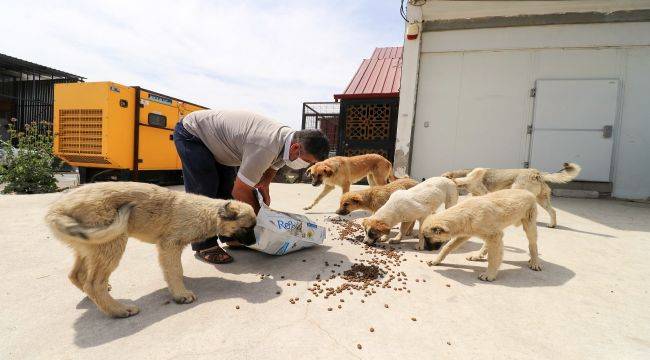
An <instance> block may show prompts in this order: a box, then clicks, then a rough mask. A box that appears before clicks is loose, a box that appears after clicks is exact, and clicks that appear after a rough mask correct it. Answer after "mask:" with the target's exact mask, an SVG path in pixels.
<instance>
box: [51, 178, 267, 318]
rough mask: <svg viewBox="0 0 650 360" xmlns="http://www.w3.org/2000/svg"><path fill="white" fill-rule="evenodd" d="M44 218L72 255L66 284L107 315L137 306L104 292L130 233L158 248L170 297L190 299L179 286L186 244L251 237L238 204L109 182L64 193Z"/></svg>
mask: <svg viewBox="0 0 650 360" xmlns="http://www.w3.org/2000/svg"><path fill="white" fill-rule="evenodd" d="M45 220H46V222H47V224H48V225H49V226H50V228H51V230H52V232H53V233H54V234H55V235H56V237H57V238H59V240H61V241H62V242H64V243H65V244H67V245H68V246H70V247H71V248H72V249H73V250H74V252H75V256H76V259H75V263H74V266H73V269H72V271H71V272H70V275H69V278H70V281H72V283H73V284H74V285H75V286H77V287H78V288H79V289H80V290H81V291H83V292H84V293H86V294H87V295H88V297H89V298H90V299H91V300H92V301H93V302H94V303H95V304H96V305H97V307H98V308H99V309H100V310H101V311H102V312H104V313H105V314H107V315H110V316H114V317H129V316H132V315H135V314H137V313H138V312H139V311H140V310H139V309H138V307H136V306H134V305H125V304H122V303H120V302H118V301H117V300H115V299H114V298H113V297H111V295H110V294H109V293H108V290H109V289H108V278H109V276H110V275H111V273H112V272H113V271H114V270H115V268H117V265H118V264H119V261H120V258H121V257H122V254H123V253H124V249H125V248H126V242H127V239H128V238H129V236H132V237H135V238H138V239H140V240H142V241H144V242H148V243H151V244H155V245H156V247H157V248H158V259H159V260H160V266H161V267H162V270H163V274H164V276H165V281H166V282H167V285H168V286H169V291H170V292H171V294H172V296H173V298H174V301H176V302H177V303H191V302H193V301H194V300H195V299H196V296H195V295H194V293H193V292H191V291H190V290H187V289H186V288H185V285H184V284H183V267H182V265H181V252H182V251H183V248H184V247H185V245H187V244H189V243H192V242H196V241H201V240H204V239H206V238H208V237H212V236H216V235H225V236H234V237H236V238H237V237H243V236H244V235H246V236H249V237H250V235H251V233H252V231H253V227H254V226H255V212H254V211H253V208H252V207H251V206H250V205H248V204H245V203H242V202H239V201H234V200H232V201H230V200H228V201H227V200H216V199H210V198H207V197H204V196H198V195H193V194H186V193H183V192H177V191H171V190H168V189H165V188H163V187H159V186H156V185H150V184H141V183H131V182H114V183H97V184H89V185H84V186H82V187H80V188H78V189H75V190H73V191H71V192H70V193H68V194H65V195H63V196H62V197H61V198H60V199H59V200H57V201H56V202H55V203H54V204H52V206H51V207H50V209H49V211H48V213H47V215H46V216H45ZM253 237H254V235H253Z"/></svg>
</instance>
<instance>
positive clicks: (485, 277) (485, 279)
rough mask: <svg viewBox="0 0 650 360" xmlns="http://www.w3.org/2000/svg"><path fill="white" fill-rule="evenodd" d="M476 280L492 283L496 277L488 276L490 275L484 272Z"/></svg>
mask: <svg viewBox="0 0 650 360" xmlns="http://www.w3.org/2000/svg"><path fill="white" fill-rule="evenodd" d="M478 278H479V279H480V280H483V281H494V280H495V279H496V278H497V276H496V275H490V274H488V273H486V272H484V273H481V274H480V275H479V276H478Z"/></svg>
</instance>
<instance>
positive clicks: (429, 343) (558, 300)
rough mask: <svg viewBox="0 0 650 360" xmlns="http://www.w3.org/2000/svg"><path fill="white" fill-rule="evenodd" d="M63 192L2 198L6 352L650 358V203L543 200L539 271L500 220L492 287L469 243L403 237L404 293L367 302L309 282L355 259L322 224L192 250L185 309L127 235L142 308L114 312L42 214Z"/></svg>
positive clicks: (305, 194) (330, 202)
mask: <svg viewBox="0 0 650 360" xmlns="http://www.w3.org/2000/svg"><path fill="white" fill-rule="evenodd" d="M319 190H320V189H317V188H313V187H311V186H309V185H305V184H295V185H285V184H273V186H272V197H273V207H274V208H277V209H278V210H288V211H293V212H300V211H301V210H299V209H301V208H302V207H303V206H304V205H305V204H307V203H309V201H310V200H312V199H313V197H315V196H316V194H317V193H318V191H319ZM339 193H340V192H339V190H336V191H335V192H333V193H332V194H330V195H329V196H327V197H326V198H325V199H324V200H323V201H322V202H321V203H320V204H319V205H318V206H317V207H315V208H314V209H312V211H311V214H309V213H308V216H310V217H312V218H314V219H317V220H319V221H320V222H323V219H324V218H325V217H326V216H333V210H335V209H336V205H337V202H338V194H339ZM58 196H59V194H45V195H30V196H13V195H3V196H0V214H2V217H1V218H0V229H1V230H0V244H2V246H3V255H4V256H3V261H2V262H0V273H1V274H3V277H2V279H3V282H2V283H3V288H2V291H0V305H1V306H0V319H2V321H1V322H0V358H2V359H37V358H45V357H47V358H53V359H104V358H107V357H109V356H110V357H113V358H124V357H128V358H133V359H160V358H164V359H214V358H228V359H245V358H266V359H275V358H308V359H332V358H336V359H352V358H361V359H390V358H393V359H397V358H400V359H402V358H403V359H412V358H465V359H472V358H479V357H480V358H524V357H526V358H542V359H552V358H553V359H555V358H562V359H582V358H591V359H598V358H601V359H607V358H625V359H643V358H648V357H650V312H649V311H648V310H647V308H648V303H650V295H649V294H648V291H649V290H650V285H649V284H648V282H647V280H646V278H647V275H648V273H649V271H650V265H649V264H648V261H647V256H648V255H647V254H648V253H650V205H649V204H641V203H629V202H622V201H611V200H598V199H569V198H555V199H553V203H554V205H555V207H556V209H557V211H558V223H559V224H560V226H559V228H557V229H548V228H546V227H545V224H546V222H547V221H548V218H547V215H546V213H545V212H543V211H540V219H539V222H540V227H539V247H540V253H541V258H542V260H543V263H544V266H545V267H544V270H543V271H542V272H533V271H530V270H529V269H528V268H527V267H526V261H527V259H528V254H527V243H526V241H525V240H524V236H523V232H522V231H521V229H515V228H510V229H508V230H507V232H506V236H505V239H504V241H505V245H506V249H505V255H504V260H505V262H504V264H503V266H502V268H501V271H500V272H499V278H498V279H497V281H496V282H494V283H484V282H482V281H479V280H478V278H477V276H478V273H479V272H480V271H482V270H483V269H484V268H485V263H484V262H477V263H472V262H469V261H467V260H465V255H466V253H467V252H470V251H474V250H476V249H478V248H479V247H480V242H479V241H478V240H476V239H474V240H471V241H469V242H468V243H467V244H466V245H464V246H463V247H462V248H460V249H459V250H458V251H456V252H454V253H452V254H451V255H450V256H449V257H448V258H447V260H446V261H445V263H444V264H443V265H441V266H439V267H428V266H426V264H425V263H426V261H428V260H432V259H433V258H434V256H435V254H436V253H437V252H433V253H428V252H417V251H415V250H414V249H413V247H414V245H415V240H412V239H407V240H406V241H405V242H404V243H403V245H402V250H404V251H405V258H406V259H407V261H406V262H404V263H403V265H402V266H401V270H403V271H405V272H406V273H407V274H408V277H409V281H408V285H407V286H408V288H409V289H410V290H411V293H410V294H407V293H404V292H398V291H393V290H392V289H391V290H389V289H381V290H377V294H375V295H373V296H372V297H369V298H365V300H366V302H365V303H361V302H360V299H361V298H362V296H361V294H360V293H358V292H355V294H354V295H349V294H344V295H343V297H344V298H345V302H344V303H340V302H339V299H338V297H334V298H330V299H327V300H325V299H323V298H322V297H319V298H314V297H313V296H311V294H310V293H309V292H308V291H307V290H306V289H307V288H308V287H309V286H311V283H312V282H313V279H314V278H315V275H316V274H318V273H321V274H326V273H327V272H328V271H329V270H328V269H327V268H325V267H324V261H325V260H327V261H329V262H330V263H340V262H341V261H343V263H340V264H341V266H342V267H341V268H340V269H337V270H345V269H346V268H347V267H349V265H350V264H351V263H352V262H354V259H355V258H359V257H360V254H361V251H360V247H359V246H358V245H355V244H352V243H348V242H341V241H339V240H337V239H336V236H335V235H334V233H332V232H330V236H329V237H328V239H327V241H326V242H325V244H324V245H323V246H320V247H317V248H312V249H307V250H304V251H299V252H297V253H293V254H288V255H286V256H282V257H272V256H269V255H265V254H261V253H258V252H254V251H249V250H231V253H232V254H233V256H234V257H235V262H234V263H232V264H228V265H220V266H217V267H215V266H210V265H208V264H204V263H201V262H199V261H197V260H196V259H195V258H194V257H193V255H192V253H191V251H189V250H186V251H185V252H184V254H183V266H184V268H185V276H186V285H187V287H188V288H190V289H192V290H193V291H194V292H195V293H196V294H197V295H198V301H197V302H195V303H193V304H189V305H176V304H175V303H173V302H169V300H171V299H170V296H169V293H168V291H167V289H166V288H165V284H164V281H163V278H162V274H161V271H160V269H159V267H158V264H157V258H156V253H155V248H154V247H153V246H151V245H149V244H144V243H142V242H139V241H131V242H130V243H129V244H128V248H127V251H126V254H125V256H124V258H123V259H122V262H121V264H120V266H119V267H118V269H117V270H116V271H115V272H114V273H113V276H112V277H111V284H112V286H113V291H112V293H113V296H115V297H116V298H118V299H121V300H123V301H125V302H134V303H136V304H138V305H139V306H140V308H141V312H140V314H138V315H137V316H135V317H132V318H128V319H121V320H115V319H110V318H106V317H105V316H104V315H103V314H101V313H99V312H98V311H97V310H96V308H95V306H94V304H93V303H92V302H90V301H89V300H88V299H87V298H85V296H84V295H83V294H82V293H80V292H79V291H78V290H77V289H76V288H75V287H74V286H72V284H70V283H69V281H68V279H67V273H68V271H69V269H70V267H71V265H72V256H71V254H70V251H69V250H68V249H67V248H66V247H65V246H63V245H62V244H60V243H58V242H57V241H55V240H54V239H53V238H52V236H51V235H50V234H49V233H48V232H47V230H46V228H45V225H44V224H43V221H42V217H43V214H44V213H45V209H46V207H47V205H48V204H49V203H50V202H52V201H53V200H54V199H56V198H57V197H58ZM359 216H360V214H356V213H355V217H359ZM323 223H324V222H323ZM364 256H365V255H364ZM303 259H304V260H305V262H302V260H303ZM420 260H422V261H423V262H420ZM259 274H271V276H270V277H264V278H263V279H260V276H259ZM281 276H284V277H285V278H284V279H282V278H281ZM415 279H420V280H426V282H423V281H419V282H415V281H414V280H415ZM288 282H290V283H293V282H295V283H296V286H287V285H286V284H287V283H288ZM447 285H448V286H447ZM277 291H280V292H281V294H280V295H277V294H276V292H277ZM308 294H309V295H308ZM292 297H299V298H300V300H299V301H298V303H297V304H295V305H292V304H290V303H289V298H292ZM339 297H340V296H339ZM308 298H311V299H312V302H310V303H307V302H306V300H307V299H308ZM339 304H342V309H338V308H337V305H339ZM384 304H389V305H390V307H389V308H388V309H386V308H384ZM237 305H239V306H240V309H238V310H237V309H235V306H237ZM328 307H332V308H333V310H332V311H331V312H330V311H327V308H328ZM644 309H646V310H644ZM411 317H416V318H417V321H411ZM370 327H374V329H375V331H374V332H372V333H371V332H370V331H369V328H370ZM357 344H361V345H362V346H363V348H362V349H361V350H359V349H357Z"/></svg>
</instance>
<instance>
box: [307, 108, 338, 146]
mask: <svg viewBox="0 0 650 360" xmlns="http://www.w3.org/2000/svg"><path fill="white" fill-rule="evenodd" d="M340 111H341V103H338V102H305V103H302V128H303V129H319V130H321V131H323V132H324V133H325V135H326V136H327V138H328V139H329V141H330V155H336V152H337V146H338V131H339V119H340Z"/></svg>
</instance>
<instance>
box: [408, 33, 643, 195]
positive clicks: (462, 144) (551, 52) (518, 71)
mask: <svg viewBox="0 0 650 360" xmlns="http://www.w3.org/2000/svg"><path fill="white" fill-rule="evenodd" d="M647 34H650V23H619V24H589V25H557V26H543V27H521V28H496V29H476V30H459V31H446V32H427V33H424V34H423V36H422V44H421V51H422V52H421V54H420V62H419V79H418V86H417V95H416V98H417V101H416V105H415V122H414V124H413V126H414V128H413V140H412V141H413V146H412V148H413V151H412V162H411V176H413V177H415V178H422V177H430V176H434V175H439V174H440V173H442V172H444V171H447V170H450V169H456V168H464V167H475V166H488V167H521V166H522V165H523V162H524V161H527V160H528V145H529V139H528V136H527V135H526V126H527V125H528V124H530V123H531V121H532V108H533V101H534V99H533V98H530V97H529V91H530V89H531V88H532V87H534V83H535V80H536V79H550V78H618V79H621V81H622V96H621V100H622V102H621V104H620V119H619V126H617V133H615V145H614V179H613V181H614V194H613V195H614V196H616V197H621V198H632V199H644V198H648V197H650V181H648V180H647V179H650V101H648V94H650V46H649V45H650V36H647ZM405 76H406V75H405ZM405 79H406V78H403V79H402V88H403V89H404V88H405V87H409V86H411V85H412V84H409V83H408V81H407V82H404V80H405ZM400 115H402V106H401V105H400ZM399 120H400V121H401V122H402V124H399V125H398V126H399V127H400V128H405V127H406V125H407V124H405V123H408V125H411V124H410V123H409V122H408V121H405V119H404V118H403V117H400V119H399ZM427 123H428V124H427ZM559 165H560V164H558V166H559Z"/></svg>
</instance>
